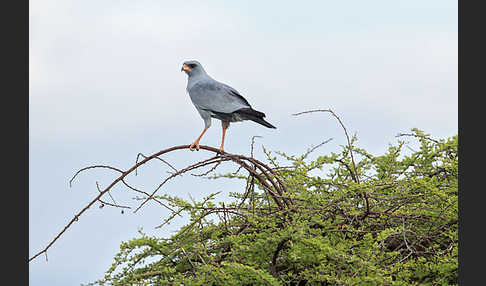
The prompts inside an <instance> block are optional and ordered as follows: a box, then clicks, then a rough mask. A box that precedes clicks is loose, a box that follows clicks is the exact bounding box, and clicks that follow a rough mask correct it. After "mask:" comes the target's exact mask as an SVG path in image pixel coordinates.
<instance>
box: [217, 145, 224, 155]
mask: <svg viewBox="0 0 486 286" xmlns="http://www.w3.org/2000/svg"><path fill="white" fill-rule="evenodd" d="M218 153H219V154H223V153H224V147H223V146H221V147H219V152H218Z"/></svg>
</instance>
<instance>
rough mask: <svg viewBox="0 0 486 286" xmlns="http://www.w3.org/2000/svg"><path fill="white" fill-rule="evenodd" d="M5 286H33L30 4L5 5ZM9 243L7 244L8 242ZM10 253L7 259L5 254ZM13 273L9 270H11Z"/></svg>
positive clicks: (3, 79) (1, 22)
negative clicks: (30, 228) (30, 216)
mask: <svg viewBox="0 0 486 286" xmlns="http://www.w3.org/2000/svg"><path fill="white" fill-rule="evenodd" d="M0 11H2V15H1V17H0V24H1V25H0V26H1V27H2V33H1V35H2V41H1V45H0V46H1V49H2V52H1V55H2V65H1V67H2V70H3V75H2V77H1V78H2V81H1V82H2V87H3V88H2V94H1V96H0V97H1V99H2V100H1V103H0V104H1V105H0V106H2V108H1V112H0V114H1V115H2V117H1V118H2V120H1V126H2V132H1V133H2V136H1V139H2V140H1V141H2V143H4V144H5V146H4V147H3V148H2V149H1V150H2V155H1V158H2V159H1V160H2V166H3V172H2V188H1V191H2V192H1V194H2V195H1V199H2V202H3V204H2V208H1V209H2V214H1V222H2V224H1V233H2V235H1V236H2V243H3V247H2V261H3V262H4V265H5V268H3V271H2V272H3V273H4V274H6V275H3V278H2V280H4V279H5V280H6V281H2V284H8V285H28V283H29V267H28V264H27V261H28V255H29V248H28V245H29V235H28V232H29V221H28V214H29V205H28V204H29V161H28V160H29V118H28V116H29V115H28V114H29V112H28V111H29V110H28V108H29V97H28V96H29V70H28V66H29V62H28V58H29V17H28V15H29V1H28V0H23V1H22V0H20V1H5V2H2V5H1V8H0ZM4 240H7V241H4ZM5 255H6V256H5ZM7 271H8V272H7Z"/></svg>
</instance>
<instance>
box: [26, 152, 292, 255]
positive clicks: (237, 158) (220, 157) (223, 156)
mask: <svg viewBox="0 0 486 286" xmlns="http://www.w3.org/2000/svg"><path fill="white" fill-rule="evenodd" d="M189 147H190V145H179V146H174V147H171V148H167V149H164V150H161V151H159V152H157V153H154V154H152V155H150V156H144V155H143V154H142V155H140V154H141V153H140V154H138V155H137V162H136V163H135V165H133V166H132V167H131V168H130V169H128V170H126V171H123V170H120V169H118V168H115V167H111V166H105V165H94V166H89V167H85V168H82V169H80V170H79V171H77V172H76V173H75V174H74V176H73V177H72V178H71V180H70V181H69V183H70V185H71V183H72V181H73V180H74V179H75V178H76V177H77V176H78V175H79V174H80V173H81V172H83V171H85V170H88V169H94V168H106V169H110V170H114V171H117V172H119V173H121V175H120V176H119V177H117V178H116V179H115V180H113V181H112V182H111V184H110V185H108V186H107V187H106V188H105V189H104V190H102V191H101V190H99V194H98V195H97V196H96V197H95V198H94V199H93V200H92V201H91V202H90V203H88V204H87V205H86V206H85V207H84V208H82V209H81V210H80V211H79V212H78V213H77V214H76V215H75V216H74V218H72V219H71V220H70V221H69V222H68V223H67V224H66V226H64V228H63V229H62V230H61V231H60V232H59V233H58V234H57V235H56V236H55V237H54V239H52V240H51V241H50V242H49V244H48V245H47V246H46V247H45V248H44V249H42V250H41V251H39V252H37V253H36V254H35V255H33V256H32V257H30V258H29V262H30V261H32V260H34V259H35V258H37V257H38V256H39V255H41V254H46V255H47V250H48V249H49V248H50V247H51V246H52V245H53V244H54V243H55V242H56V241H57V240H58V239H59V238H60V237H61V236H62V235H63V233H64V232H66V230H67V229H68V228H70V227H71V225H72V224H73V223H74V222H76V221H78V218H79V217H80V216H81V215H82V214H83V213H84V212H86V211H87V210H88V209H89V208H90V207H91V206H92V205H93V204H94V203H96V202H98V201H101V200H100V199H101V197H102V196H103V195H104V194H106V193H108V192H109V191H110V189H112V188H113V187H114V186H115V185H116V184H117V183H119V182H122V183H123V184H124V185H125V186H127V187H129V188H130V189H132V190H136V189H135V188H133V187H131V186H130V185H128V184H127V183H126V181H125V178H126V177H127V176H128V175H129V174H131V173H132V172H133V171H135V172H136V170H137V168H138V167H140V166H141V165H143V164H145V163H147V162H148V161H150V160H152V159H158V160H161V161H163V162H164V163H167V162H165V161H164V160H162V159H161V158H160V157H159V156H160V155H163V154H165V153H169V152H173V151H176V150H183V149H189ZM200 149H202V150H206V151H210V152H213V153H215V154H217V156H215V157H212V158H210V159H206V160H204V161H201V162H198V163H196V164H193V165H191V166H189V167H186V168H184V169H182V170H179V171H177V172H176V173H174V174H172V175H171V176H169V177H168V178H166V179H165V180H164V181H163V182H162V183H161V184H160V185H159V186H158V187H157V188H156V189H155V190H154V192H153V193H152V194H151V195H148V193H145V192H144V193H145V194H146V195H148V197H147V198H146V200H145V201H144V202H143V203H142V204H141V205H140V206H139V207H138V208H137V209H136V210H135V211H134V212H136V211H137V210H138V209H140V208H141V207H142V206H143V205H144V204H145V203H146V202H147V201H148V200H150V199H153V197H152V196H153V195H154V194H155V193H156V192H157V191H158V190H159V189H160V187H162V185H163V184H164V183H165V182H167V181H168V180H169V179H171V178H173V177H175V176H177V175H180V174H182V173H184V172H187V171H189V170H193V169H196V168H199V167H202V166H205V165H208V164H212V163H217V162H221V161H226V160H228V159H229V160H231V161H233V162H235V163H237V164H239V165H240V166H242V167H243V168H245V169H246V170H247V171H248V172H249V173H250V174H252V175H253V176H254V177H255V178H257V179H258V181H259V182H260V183H261V184H262V185H263V186H264V187H265V189H266V190H267V191H268V192H269V193H270V195H271V196H272V198H273V199H274V201H275V203H276V204H277V205H278V207H279V208H280V209H284V206H283V205H282V203H281V202H280V199H279V198H278V197H279V196H277V195H276V194H275V193H274V192H273V190H272V188H271V187H270V185H269V184H268V181H270V182H271V184H272V185H273V186H274V187H275V190H276V191H277V192H279V194H281V190H280V188H279V187H278V186H277V185H276V184H275V182H274V181H273V180H272V178H271V177H270V176H269V175H268V174H267V172H265V169H267V170H269V171H270V172H271V173H272V174H273V175H274V177H275V178H276V179H277V181H278V183H279V184H280V185H281V186H284V185H283V183H282V182H281V181H280V180H279V178H278V176H277V175H276V174H275V173H274V172H273V170H272V169H271V168H269V167H268V166H266V165H265V164H263V163H261V162H260V161H258V160H256V159H254V158H248V157H246V156H242V155H233V154H229V153H226V152H221V151H220V150H219V149H217V148H213V147H210V146H204V145H201V146H200ZM139 156H142V157H144V159H143V160H141V161H139V162H138V157H139ZM215 159H217V160H215ZM243 160H246V161H249V162H252V163H253V164H255V166H256V167H257V168H258V169H260V170H261V171H262V173H263V174H264V175H265V177H266V178H267V179H268V181H267V180H265V179H264V178H263V177H262V176H261V175H260V174H258V173H257V172H256V170H255V169H253V168H252V167H250V166H249V165H248V164H246V163H245V162H244V161H243ZM173 169H175V168H173ZM137 191H138V190H137ZM284 202H286V201H285V200H284ZM159 203H160V202H159ZM286 204H287V205H288V203H287V202H286Z"/></svg>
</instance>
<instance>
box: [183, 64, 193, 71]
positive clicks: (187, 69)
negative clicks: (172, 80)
mask: <svg viewBox="0 0 486 286" xmlns="http://www.w3.org/2000/svg"><path fill="white" fill-rule="evenodd" d="M181 71H191V68H190V67H189V66H187V65H186V64H183V65H182V68H181Z"/></svg>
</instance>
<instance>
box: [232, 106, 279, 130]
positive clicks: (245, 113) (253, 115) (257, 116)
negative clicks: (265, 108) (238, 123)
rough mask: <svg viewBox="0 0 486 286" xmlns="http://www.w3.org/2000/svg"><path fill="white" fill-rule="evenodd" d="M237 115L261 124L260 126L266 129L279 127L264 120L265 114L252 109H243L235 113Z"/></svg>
mask: <svg viewBox="0 0 486 286" xmlns="http://www.w3.org/2000/svg"><path fill="white" fill-rule="evenodd" d="M235 113H238V115H240V116H241V117H243V118H245V119H248V120H252V121H254V122H256V123H259V124H261V125H263V126H265V127H268V128H275V129H277V127H275V126H273V125H272V124H270V123H268V122H267V121H265V120H264V119H263V117H265V113H263V112H260V111H256V110H254V109H251V108H242V109H239V110H237V111H235Z"/></svg>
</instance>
